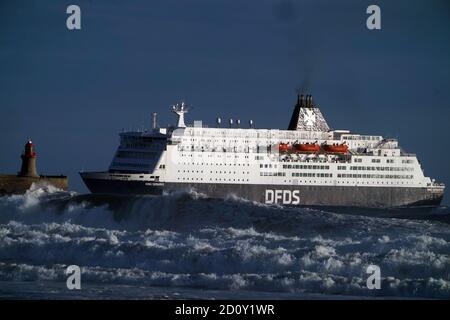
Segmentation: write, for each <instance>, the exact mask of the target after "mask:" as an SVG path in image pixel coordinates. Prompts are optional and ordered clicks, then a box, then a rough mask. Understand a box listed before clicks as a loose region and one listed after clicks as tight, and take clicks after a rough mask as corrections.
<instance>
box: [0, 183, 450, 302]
mask: <svg viewBox="0 0 450 320" xmlns="http://www.w3.org/2000/svg"><path fill="white" fill-rule="evenodd" d="M70 264H76V265H79V266H81V267H82V275H83V281H86V282H88V283H102V284H108V283H110V284H127V285H139V286H167V287H177V286H181V287H189V288H202V289H218V290H235V291H239V292H240V291H242V292H246V291H249V290H253V291H258V292H273V293H274V294H276V293H277V292H284V293H291V294H293V295H296V294H299V293H311V294H325V295H327V296H328V295H357V296H375V295H376V296H395V295H400V296H404V297H434V298H449V297H450V274H449V272H450V271H449V270H450V229H449V228H448V225H444V224H441V223H437V222H429V221H412V220H398V219H378V218H369V217H362V216H349V215H337V214H333V213H327V212H323V211H318V210H312V209H293V208H292V209H288V208H283V207H277V206H266V205H263V204H254V203H252V202H250V201H246V200H243V199H239V198H237V197H234V196H229V197H228V198H227V199H225V200H215V199H208V198H206V197H204V196H203V195H199V194H196V193H195V192H179V193H176V194H170V195H164V196H160V197H155V198H151V197H109V196H105V197H103V198H102V197H101V196H83V195H77V194H74V193H67V192H63V191H61V190H52V189H48V188H47V189H45V188H43V187H38V188H34V189H33V190H32V191H30V192H28V193H27V194H25V195H21V196H9V197H2V198H0V281H55V282H58V281H64V279H65V274H64V270H65V266H67V265H70ZM370 264H377V265H379V266H380V268H381V272H382V290H380V291H371V290H368V289H367V287H366V279H367V276H368V275H367V274H366V268H367V266H368V265H370Z"/></svg>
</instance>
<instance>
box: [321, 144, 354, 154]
mask: <svg viewBox="0 0 450 320" xmlns="http://www.w3.org/2000/svg"><path fill="white" fill-rule="evenodd" d="M322 148H323V150H325V151H326V152H330V153H347V152H348V146H347V145H346V144H345V143H342V144H337V143H334V144H324V145H323V146H322Z"/></svg>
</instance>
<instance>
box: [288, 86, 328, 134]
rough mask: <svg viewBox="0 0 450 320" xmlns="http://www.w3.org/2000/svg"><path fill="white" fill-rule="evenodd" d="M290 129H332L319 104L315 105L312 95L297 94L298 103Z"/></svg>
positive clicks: (322, 130) (290, 122)
mask: <svg viewBox="0 0 450 320" xmlns="http://www.w3.org/2000/svg"><path fill="white" fill-rule="evenodd" d="M288 130H297V131H321V132H327V131H329V130H330V127H329V126H328V124H327V122H326V120H325V118H324V117H323V115H322V113H321V112H320V110H319V108H318V107H317V106H314V103H313V98H312V95H310V94H307V95H306V97H305V96H304V95H303V94H302V95H297V104H296V105H295V107H294V110H293V112H292V116H291V121H289V126H288Z"/></svg>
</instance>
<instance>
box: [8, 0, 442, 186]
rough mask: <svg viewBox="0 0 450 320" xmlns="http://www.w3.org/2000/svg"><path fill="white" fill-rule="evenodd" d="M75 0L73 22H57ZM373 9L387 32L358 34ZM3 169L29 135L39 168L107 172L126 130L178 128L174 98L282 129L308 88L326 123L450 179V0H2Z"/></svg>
mask: <svg viewBox="0 0 450 320" xmlns="http://www.w3.org/2000/svg"><path fill="white" fill-rule="evenodd" d="M70 4H77V5H79V6H80V7H81V11H82V30H79V31H69V30H67V28H66V18H67V14H66V8H67V6H68V5H70ZM370 4H377V5H379V6H380V7H381V11H382V30H381V31H369V30H367V28H366V18H367V14H366V13H365V12H366V8H367V6H368V5H370ZM0 88H1V89H0V129H1V135H0V150H1V151H0V155H1V156H0V171H1V172H4V173H10V172H16V171H18V169H19V165H20V163H19V162H20V158H19V155H20V152H21V150H22V148H23V145H24V143H25V141H26V139H27V138H28V137H32V139H33V140H34V142H35V144H36V146H37V151H38V153H39V158H38V170H39V171H40V173H45V174H59V173H65V174H67V175H69V177H70V185H71V189H74V190H78V191H86V189H85V188H84V186H83V184H82V182H81V180H80V178H79V177H78V175H77V172H78V171H79V170H80V169H82V168H84V169H86V170H90V169H94V170H97V169H99V170H101V169H106V168H107V167H108V165H109V162H110V160H111V157H112V155H113V153H114V150H115V148H116V146H117V142H118V136H117V134H118V132H119V131H121V129H122V128H124V127H125V128H141V127H148V126H150V123H151V113H152V112H153V111H156V112H158V114H159V121H158V122H159V124H160V125H161V126H165V125H166V124H168V123H174V122H175V117H174V115H173V114H171V113H170V111H169V105H170V104H172V103H175V102H177V101H179V100H181V99H185V100H186V101H187V102H188V103H189V104H191V105H193V106H194V110H193V111H192V112H191V113H190V114H188V116H187V119H188V121H189V122H192V121H193V120H203V121H205V122H207V123H210V124H212V123H213V122H214V119H215V117H216V116H221V117H222V118H224V119H225V118H229V117H233V118H240V119H241V120H242V122H243V123H247V120H248V119H250V118H251V119H253V120H254V122H255V124H256V126H257V127H266V128H286V127H287V125H288V122H289V119H290V116H291V111H292V108H293V105H294V103H295V100H296V97H295V95H296V92H297V90H299V89H303V90H304V91H305V92H310V93H312V94H313V95H314V98H315V101H316V102H317V103H318V104H319V106H321V109H322V112H323V113H324V115H325V117H326V118H327V120H328V122H329V124H330V125H331V126H332V127H333V128H334V129H351V130H352V131H354V132H360V133H368V134H382V135H384V136H390V137H396V138H399V139H400V143H401V145H402V146H403V148H404V149H406V150H407V151H409V152H413V153H417V154H418V156H419V159H420V160H421V161H422V165H423V167H424V169H425V173H426V174H427V175H431V176H432V177H435V178H436V180H439V181H443V182H446V183H447V184H450V170H449V169H450V168H449V167H450V165H449V158H450V151H449V150H450V139H449V138H450V134H449V131H448V127H449V125H448V119H449V118H450V117H449V115H450V111H449V108H450V90H449V89H450V2H449V1H446V0H428V1H426V0H420V1H412V0H404V1H399V0H394V1H393V0H389V1H362V0H354V1H347V0H346V1H331V0H330V1H318V0H309V1H300V0H274V1H269V0H258V1H256V0H255V1H229V0H215V1H210V0H189V1H181V0H178V1H174V0H161V1H118V0H117V1H97V0H91V1H81V0H75V1H56V0H36V1H24V0H12V1H5V0H3V1H1V3H0Z"/></svg>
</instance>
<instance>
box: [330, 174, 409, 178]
mask: <svg viewBox="0 0 450 320" xmlns="http://www.w3.org/2000/svg"><path fill="white" fill-rule="evenodd" d="M337 176H338V178H363V179H365V178H375V179H413V177H414V176H413V175H402V174H400V175H397V174H386V175H384V174H354V173H352V174H351V173H348V174H346V173H342V174H340V173H338V175H337Z"/></svg>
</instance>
